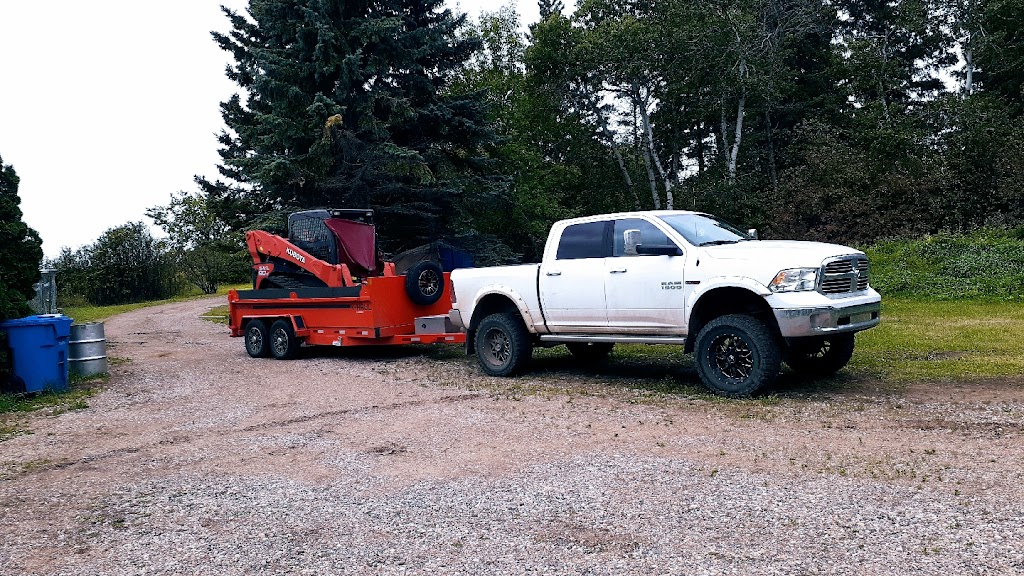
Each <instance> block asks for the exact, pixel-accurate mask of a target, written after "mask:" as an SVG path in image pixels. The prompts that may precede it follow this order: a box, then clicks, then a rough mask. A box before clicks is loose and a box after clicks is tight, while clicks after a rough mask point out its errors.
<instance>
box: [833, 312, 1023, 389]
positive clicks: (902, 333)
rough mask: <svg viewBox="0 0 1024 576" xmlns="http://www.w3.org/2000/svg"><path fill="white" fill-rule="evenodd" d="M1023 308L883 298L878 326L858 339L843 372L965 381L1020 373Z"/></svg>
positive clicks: (902, 379) (903, 379)
mask: <svg viewBox="0 0 1024 576" xmlns="http://www.w3.org/2000/svg"><path fill="white" fill-rule="evenodd" d="M1022 341H1024V306H1021V305H1020V304H1014V303H1009V302H992V301H977V300H974V301H958V302H949V301H922V300H910V299H905V298H896V297H891V296H889V297H885V298H883V299H882V323H881V324H880V325H879V326H878V327H876V328H873V329H871V330H868V331H866V332H861V333H860V334H858V335H857V350H856V352H854V355H853V360H852V361H851V362H850V368H849V369H848V370H851V371H855V372H862V373H867V374H870V375H873V376H877V377H879V378H882V379H885V380H890V381H895V382H909V381H914V380H938V379H950V380H968V379H972V378H979V377H981V378H985V377H989V378H997V377H1013V376H1018V377H1019V376H1020V375H1021V374H1024V350H1022V348H1021V345H1020V343H1021V342H1022Z"/></svg>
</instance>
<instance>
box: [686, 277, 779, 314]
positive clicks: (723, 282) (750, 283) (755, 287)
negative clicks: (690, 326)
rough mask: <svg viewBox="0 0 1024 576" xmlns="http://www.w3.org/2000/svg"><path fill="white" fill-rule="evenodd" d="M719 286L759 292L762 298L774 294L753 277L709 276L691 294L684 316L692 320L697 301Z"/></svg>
mask: <svg viewBox="0 0 1024 576" xmlns="http://www.w3.org/2000/svg"><path fill="white" fill-rule="evenodd" d="M719 288H741V289H745V290H748V291H750V292H752V293H754V294H757V295H758V296H760V297H762V298H765V297H767V296H771V294H772V291H771V290H769V289H768V287H767V286H765V285H764V284H761V283H760V282H758V281H757V280H754V279H753V278H747V277H746V276H715V277H712V278H708V279H707V280H705V281H703V282H701V283H700V285H699V286H697V288H696V289H695V290H694V291H693V292H692V293H691V294H690V299H689V300H688V301H687V302H686V311H685V314H684V318H685V320H686V322H687V323H689V322H690V315H691V314H692V313H693V308H694V306H696V305H697V302H700V299H701V297H702V296H704V295H705V294H707V293H708V292H711V291H712V290H717V289H719Z"/></svg>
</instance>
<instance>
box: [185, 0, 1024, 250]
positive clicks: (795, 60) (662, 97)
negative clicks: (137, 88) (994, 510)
mask: <svg viewBox="0 0 1024 576" xmlns="http://www.w3.org/2000/svg"><path fill="white" fill-rule="evenodd" d="M539 8H540V13H541V15H542V18H541V21H540V22H538V23H536V24H533V25H532V26H530V29H529V32H528V33H523V32H522V31H521V28H520V21H519V18H518V17H517V15H516V13H515V12H514V11H513V10H512V9H503V10H501V11H499V12H497V13H493V14H486V15H484V16H483V17H482V18H481V20H480V21H479V22H478V23H471V22H469V21H467V20H466V17H465V16H464V15H459V14H455V13H453V12H452V11H451V10H450V9H447V8H445V7H444V6H443V5H442V3H441V2H440V1H439V0H379V1H375V2H367V1H360V2H340V1H326V2H324V1H321V0H316V1H314V0H252V1H251V2H250V4H249V7H248V10H247V11H246V12H245V13H235V12H232V11H230V10H225V13H226V15H227V17H228V19H229V22H230V26H231V29H230V30H229V31H228V32H227V33H221V32H215V33H214V38H215V40H216V41H217V42H218V43H219V44H220V46H221V47H222V48H224V49H225V50H227V51H228V52H230V54H231V55H232V56H233V58H234V63H233V64H232V65H231V66H229V68H228V70H227V74H228V76H229V78H231V79H232V80H233V81H235V82H236V83H237V84H238V87H239V89H240V91H239V94H238V95H236V96H235V97H233V98H231V99H230V100H228V101H227V102H224V103H222V105H221V109H222V115H223V118H224V121H225V130H224V131H223V133H222V134H221V137H220V141H221V144H222V148H221V151H220V153H221V157H222V160H223V161H222V164H221V166H220V173H221V174H220V176H221V177H220V178H219V179H216V180H209V179H204V178H199V179H198V180H197V181H198V182H199V185H200V190H201V196H202V198H203V199H204V202H205V203H206V204H207V206H208V207H209V208H210V210H211V211H212V213H213V214H214V215H216V216H217V217H218V218H219V219H220V220H221V221H222V222H223V225H224V226H225V230H231V231H240V230H244V229H247V228H257V227H258V228H268V229H271V230H278V231H281V230H283V226H284V219H283V215H284V214H286V213H287V212H289V211H292V210H296V209H302V208H309V207H317V206H328V205H330V206H338V207H364V206H368V207H372V208H375V209H377V210H378V211H379V214H380V218H379V219H380V223H381V225H380V233H381V237H382V243H383V245H384V247H385V249H387V250H390V251H396V250H399V249H402V248H406V247H409V246H410V245H413V244H415V243H417V242H420V241H423V240H430V239H433V238H437V237H445V236H447V237H449V238H451V237H456V236H462V237H463V238H464V239H466V240H470V244H471V245H470V247H471V248H472V249H475V250H476V251H477V252H482V253H486V254H485V258H484V259H485V260H488V259H489V260H499V259H509V258H510V257H522V258H524V259H533V258H537V257H538V256H539V249H540V248H541V247H542V245H543V243H544V239H545V235H546V232H547V229H548V227H549V225H550V223H551V222H552V221H554V220H556V219H559V218H563V217H568V216H575V215H582V214H592V213H597V212H605V211H613V210H630V209H638V208H639V209H651V208H654V209H665V208H677V209H679V208H685V209H697V210H704V211H709V212H714V213H718V214H720V215H723V216H725V217H727V218H730V219H733V220H735V221H737V223H739V224H742V225H749V226H758V227H760V228H762V229H765V230H766V231H767V232H768V234H769V235H774V236H790V237H797V238H806V239H820V240H830V241H841V242H849V243H857V244H865V243H870V242H873V241H876V240H878V239H880V238H884V237H891V236H900V235H919V234H923V233H934V232H937V231H941V230H952V231H957V230H966V229H973V228H976V227H978V226H984V225H1004V224H1015V223H1019V222H1021V220H1022V218H1024V203H1022V198H1024V154H1022V152H1024V150H1022V147H1024V144H1022V142H1024V94H1022V86H1024V64H1022V62H1024V39H1022V37H1021V33H1020V32H1019V30H1018V28H1019V26H1018V25H1019V23H1020V22H1021V21H1024V2H1022V0H959V1H958V2H953V3H949V2H939V1H938V0H898V1H886V0H730V1H729V2H723V1H719V0H711V1H710V2H708V1H701V2H696V1H695V0H653V1H651V0H646V1H644V2H640V1H637V0H583V1H581V2H580V3H579V4H578V6H577V9H576V11H575V12H574V13H573V14H571V15H566V14H564V7H563V4H562V2H559V1H554V0H540V1H539ZM493 240H499V241H500V242H494V241H493ZM500 246H504V247H505V249H504V250H502V249H499V248H500Z"/></svg>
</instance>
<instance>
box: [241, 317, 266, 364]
mask: <svg viewBox="0 0 1024 576" xmlns="http://www.w3.org/2000/svg"><path fill="white" fill-rule="evenodd" d="M245 351H246V352H248V353H249V356H252V357H253V358H266V357H267V356H269V355H270V334H269V332H268V331H267V323H266V322H264V321H263V320H249V322H247V323H246V325H245Z"/></svg>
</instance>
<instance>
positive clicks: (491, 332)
mask: <svg viewBox="0 0 1024 576" xmlns="http://www.w3.org/2000/svg"><path fill="white" fill-rule="evenodd" d="M474 346H475V348H476V357H477V360H479V361H480V368H482V369H483V371H484V372H486V373H487V374H488V375H490V376H512V375H514V374H517V373H519V372H522V371H523V369H524V368H526V366H527V364H529V363H530V357H531V356H532V355H533V343H532V342H531V341H530V333H529V332H527V331H526V326H524V325H523V321H522V319H520V318H519V316H518V315H516V314H491V315H490V316H488V317H486V318H484V320H483V322H481V323H480V326H479V327H477V329H476V339H475V340H474Z"/></svg>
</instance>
